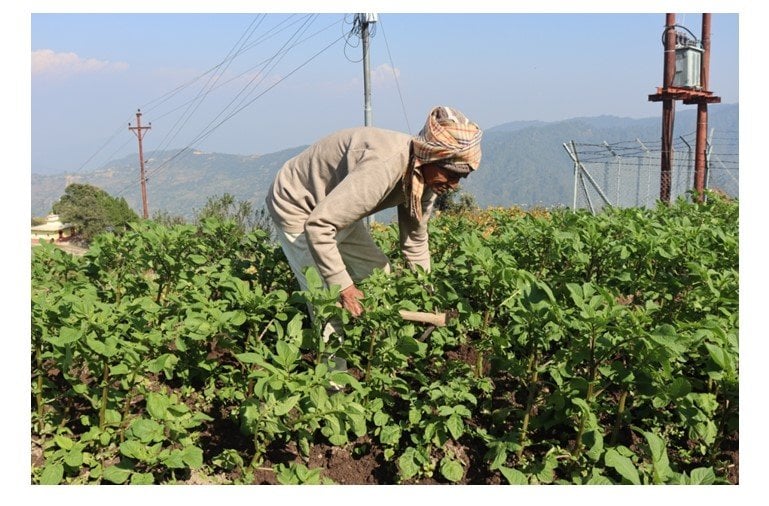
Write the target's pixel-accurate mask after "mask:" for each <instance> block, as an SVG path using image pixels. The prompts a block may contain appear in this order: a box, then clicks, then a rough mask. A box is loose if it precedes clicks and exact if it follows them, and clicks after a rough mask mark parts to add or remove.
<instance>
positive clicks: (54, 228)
mask: <svg viewBox="0 0 769 506" xmlns="http://www.w3.org/2000/svg"><path fill="white" fill-rule="evenodd" d="M68 228H72V224H70V223H62V222H61V221H60V220H59V215H58V214H49V215H48V216H46V222H45V223H43V224H42V225H37V226H35V227H32V230H33V231H35V232H58V231H59V230H66V229H68Z"/></svg>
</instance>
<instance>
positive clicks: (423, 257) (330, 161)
mask: <svg viewBox="0 0 769 506" xmlns="http://www.w3.org/2000/svg"><path fill="white" fill-rule="evenodd" d="M410 143H411V136H409V135H408V134H404V133H400V132H394V131H390V130H383V129H380V128H374V127H358V128H351V129H347V130H342V131H339V132H336V133H333V134H331V135H329V136H328V137H325V138H324V139H321V140H320V141H318V142H317V143H315V144H313V145H312V146H310V147H309V148H307V149H306V150H304V151H303V152H302V153H300V154H299V155H297V156H295V157H294V158H292V159H290V160H288V161H287V162H286V163H285V164H284V165H283V167H282V168H281V169H280V170H279V171H278V174H277V175H276V177H275V181H274V182H273V184H272V186H271V187H270V189H269V191H268V192H267V198H266V204H267V209H268V210H269V212H270V214H271V215H272V218H273V220H274V221H275V223H276V224H277V225H278V226H279V227H280V228H282V229H283V230H284V231H286V232H288V233H301V232H305V233H306V235H307V242H308V244H309V246H310V250H311V253H312V255H313V258H314V259H315V263H316V265H317V267H318V270H319V271H320V273H321V275H322V276H323V277H324V278H325V280H326V282H327V283H328V284H329V285H332V284H337V285H340V286H341V287H342V288H343V289H344V288H347V287H348V286H350V285H351V284H353V281H352V278H351V277H350V275H349V274H348V272H347V269H346V268H345V265H344V262H343V261H342V256H341V255H340V253H339V250H338V248H337V243H336V240H335V238H336V231H337V230H341V229H343V228H345V227H347V226H349V225H351V224H353V223H355V222H357V221H359V220H361V219H363V218H365V217H367V216H370V215H372V214H374V213H376V212H379V211H382V210H383V209H387V208H391V207H396V206H397V207H398V226H399V229H400V244H401V250H402V251H403V255H404V257H405V258H406V259H407V260H408V261H409V262H411V263H412V264H416V265H420V266H422V267H424V268H425V269H429V268H430V251H429V249H428V234H427V221H428V219H429V217H430V212H431V210H432V206H433V203H434V202H435V198H436V195H435V194H434V193H433V192H432V191H429V190H427V189H426V190H425V194H424V195H423V197H422V209H423V218H422V221H421V222H417V221H416V220H415V219H413V218H411V217H410V214H409V210H408V209H407V204H406V197H405V195H404V193H403V184H402V178H403V174H404V172H405V170H406V165H407V164H408V161H409V149H410Z"/></svg>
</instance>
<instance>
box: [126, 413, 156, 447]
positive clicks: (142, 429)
mask: <svg viewBox="0 0 769 506" xmlns="http://www.w3.org/2000/svg"><path fill="white" fill-rule="evenodd" d="M128 434H129V436H130V437H134V438H136V439H138V440H139V441H141V442H143V443H150V442H152V441H160V440H161V439H162V438H163V426H162V425H160V424H159V423H158V422H156V421H155V420H150V419H148V418H138V419H136V420H134V421H133V422H132V423H131V426H130V428H129V430H128Z"/></svg>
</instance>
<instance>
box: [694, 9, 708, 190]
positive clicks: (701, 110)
mask: <svg viewBox="0 0 769 506" xmlns="http://www.w3.org/2000/svg"><path fill="white" fill-rule="evenodd" d="M702 49H703V53H702V65H701V67H700V85H701V86H702V89H703V90H707V89H708V80H709V78H710V14H703V15H702ZM707 136H708V102H707V101H706V100H700V101H699V102H697V143H696V147H695V151H694V190H695V191H696V192H697V200H698V201H699V202H702V200H703V199H704V198H705V154H706V151H707Z"/></svg>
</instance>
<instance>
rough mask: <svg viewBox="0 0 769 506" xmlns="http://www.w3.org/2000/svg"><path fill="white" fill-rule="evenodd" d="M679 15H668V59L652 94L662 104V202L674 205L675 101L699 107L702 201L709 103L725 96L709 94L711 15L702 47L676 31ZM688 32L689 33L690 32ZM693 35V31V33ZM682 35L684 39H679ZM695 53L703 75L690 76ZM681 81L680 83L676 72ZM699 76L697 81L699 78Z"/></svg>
mask: <svg viewBox="0 0 769 506" xmlns="http://www.w3.org/2000/svg"><path fill="white" fill-rule="evenodd" d="M677 26H678V25H676V16H675V14H670V13H668V14H666V15H665V32H664V37H663V39H664V45H665V53H664V54H665V59H664V71H663V74H664V75H663V81H662V87H658V88H657V93H655V94H654V95H649V100H650V101H652V102H660V101H661V102H662V156H661V160H660V200H661V201H663V202H670V175H671V169H672V167H671V166H672V160H673V123H674V115H675V101H676V100H681V101H683V103H684V104H697V145H696V148H695V149H696V152H695V163H694V167H695V172H694V184H693V186H694V190H695V191H696V192H697V194H698V197H697V198H698V199H699V200H702V198H703V192H704V190H705V152H706V149H707V148H706V144H707V130H708V104H709V103H720V102H721V97H716V96H714V95H713V92H711V91H708V78H709V76H710V71H709V67H710V14H703V15H702V41H701V43H702V45H701V46H698V44H697V41H691V40H688V39H687V37H686V36H685V35H684V34H679V33H678V32H677V31H676V27H677ZM687 31H688V30H687ZM689 33H691V32H689ZM679 35H681V37H680V38H681V40H679ZM679 51H680V52H681V54H680V63H681V65H680V67H681V68H680V69H676V66H677V63H678V62H677V54H678V52H679ZM694 53H699V54H700V64H699V68H697V69H696V70H698V73H699V75H697V76H692V75H689V71H691V70H693V69H692V68H690V67H688V66H687V64H688V63H690V62H689V60H687V58H689V57H691V56H692V55H693V54H694ZM677 71H679V72H680V74H681V78H682V79H679V80H678V81H677V80H676V72H677ZM695 77H696V78H695Z"/></svg>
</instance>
